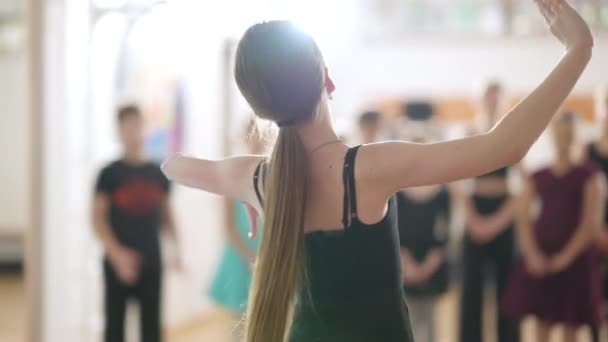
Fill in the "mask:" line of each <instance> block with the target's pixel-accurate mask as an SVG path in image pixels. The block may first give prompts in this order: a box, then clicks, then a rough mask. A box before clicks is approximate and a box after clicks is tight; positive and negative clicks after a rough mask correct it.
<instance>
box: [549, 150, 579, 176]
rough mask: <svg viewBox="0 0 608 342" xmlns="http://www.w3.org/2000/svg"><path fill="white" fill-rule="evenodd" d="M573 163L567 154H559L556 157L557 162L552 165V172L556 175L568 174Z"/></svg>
mask: <svg viewBox="0 0 608 342" xmlns="http://www.w3.org/2000/svg"><path fill="white" fill-rule="evenodd" d="M573 165H574V162H573V160H572V158H571V157H570V155H569V154H559V155H558V156H557V160H556V161H555V163H553V170H554V171H555V172H556V173H558V174H564V173H566V172H568V171H569V170H570V169H571V168H572V166H573Z"/></svg>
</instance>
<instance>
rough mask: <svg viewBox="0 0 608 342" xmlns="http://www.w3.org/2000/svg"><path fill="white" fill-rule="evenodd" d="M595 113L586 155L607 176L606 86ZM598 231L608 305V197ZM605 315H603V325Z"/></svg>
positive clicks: (600, 89)
mask: <svg viewBox="0 0 608 342" xmlns="http://www.w3.org/2000/svg"><path fill="white" fill-rule="evenodd" d="M595 104H596V107H595V108H596V115H597V116H598V117H599V118H601V120H602V121H601V129H600V137H599V139H597V140H596V141H593V142H591V143H590V144H589V145H587V149H586V151H585V152H586V156H587V158H588V159H589V160H590V161H593V162H595V163H596V164H597V166H598V167H599V168H600V169H601V171H602V172H603V174H604V176H605V177H608V115H607V114H608V88H606V87H598V89H597V92H596V102H595ZM601 226H602V227H601V229H600V232H599V238H598V239H597V241H598V246H599V248H600V249H601V251H602V259H603V262H602V276H603V280H602V283H603V285H602V287H603V293H604V305H605V306H608V305H607V304H608V197H607V198H606V199H605V206H604V219H603V221H602V224H601ZM606 318H607V317H606V316H604V317H603V321H604V325H606V324H605V322H606ZM593 338H594V341H599V331H598V329H593Z"/></svg>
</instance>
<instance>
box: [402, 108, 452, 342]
mask: <svg viewBox="0 0 608 342" xmlns="http://www.w3.org/2000/svg"><path fill="white" fill-rule="evenodd" d="M408 108H411V107H409V106H408ZM428 108H429V110H428V115H425V116H424V117H423V118H420V119H412V118H411V115H408V113H409V114H411V111H408V110H406V116H407V118H406V125H405V129H404V134H402V138H403V139H404V140H406V141H412V142H416V143H429V142H433V141H437V140H438V139H437V129H436V127H435V126H436V125H435V124H434V120H433V118H432V109H431V108H432V107H430V106H429V107H428ZM451 192H452V191H451V190H450V188H449V187H448V186H447V185H430V186H423V187H416V188H409V189H405V190H402V191H400V192H398V193H397V207H398V216H399V242H400V245H401V264H402V269H403V274H404V278H403V282H404V284H405V286H404V289H405V293H406V297H407V303H408V305H409V308H410V317H411V320H412V328H413V330H414V337H415V339H416V341H417V342H432V341H434V340H435V339H436V334H435V324H434V320H435V318H434V313H435V306H436V302H437V300H438V297H439V296H440V295H441V294H443V293H444V292H445V291H446V290H447V288H448V278H449V277H448V262H447V247H448V246H447V244H448V238H449V233H450V232H449V230H450V223H451V222H452V219H451V214H452V212H453V210H452V206H453V200H452V194H451Z"/></svg>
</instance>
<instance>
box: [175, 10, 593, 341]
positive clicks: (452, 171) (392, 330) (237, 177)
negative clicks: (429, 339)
mask: <svg viewBox="0 0 608 342" xmlns="http://www.w3.org/2000/svg"><path fill="white" fill-rule="evenodd" d="M538 4H539V7H540V9H541V12H542V13H543V15H544V16H545V17H546V19H547V21H548V22H549V25H550V27H551V31H552V32H553V33H554V35H555V36H556V37H557V38H558V39H559V40H560V41H561V42H562V44H563V45H564V47H565V54H564V55H563V56H562V58H561V60H560V61H559V63H558V64H557V65H556V66H555V68H554V69H553V71H552V72H551V73H550V74H549V75H548V76H547V78H546V79H545V80H544V81H543V82H542V83H541V84H540V85H539V86H538V87H537V88H536V89H535V90H534V91H533V92H532V93H531V94H530V95H529V96H528V97H527V98H526V99H524V100H523V101H522V102H521V103H520V104H519V105H517V106H516V107H515V108H514V109H513V110H512V111H511V112H510V113H509V114H508V115H506V116H505V117H504V118H503V119H502V120H501V121H500V122H499V123H498V124H497V125H496V126H495V127H494V128H493V129H491V130H490V131H489V132H487V133H485V134H481V135H477V136H474V137H470V138H466V139H461V140H455V141H449V142H442V143H436V144H413V143H406V142H398V141H393V142H384V143H377V144H369V145H364V146H356V147H352V148H350V147H348V146H346V145H345V144H343V143H342V142H341V140H340V139H338V136H337V134H336V133H335V131H334V128H333V127H332V117H331V111H330V105H329V97H330V94H331V93H332V92H333V91H334V89H335V86H334V83H333V81H332V79H331V78H330V76H329V73H328V71H327V67H326V65H325V63H324V61H323V57H322V55H321V52H320V50H319V48H318V47H317V45H316V44H315V42H314V40H313V39H312V38H311V37H310V36H308V35H306V34H305V33H303V32H301V31H299V30H298V29H297V28H296V27H295V26H294V25H293V24H291V23H290V22H285V21H271V22H265V23H262V24H257V25H254V26H252V27H251V28H249V29H248V30H247V32H246V33H245V35H244V36H243V38H242V39H241V41H240V42H239V45H238V49H237V52H236V65H235V78H236V81H237V84H238V87H239V89H240V90H241V92H242V93H243V95H244V97H245V99H246V100H247V101H248V102H249V104H250V105H251V107H252V108H253V110H254V112H255V113H256V115H258V116H259V117H261V118H263V119H266V120H271V121H274V122H275V123H276V124H277V125H278V126H279V133H278V137H277V141H276V143H275V145H274V150H273V151H272V154H271V156H270V158H268V157H266V156H256V155H248V156H237V157H232V158H227V159H223V160H208V159H197V158H191V157H187V156H182V155H177V156H175V157H173V158H171V159H169V160H168V161H167V162H166V163H165V165H164V171H165V173H166V174H167V176H168V177H169V178H170V179H172V180H174V181H176V182H178V183H181V184H184V185H187V186H191V187H196V188H200V189H202V190H205V191H208V192H212V193H216V194H220V195H223V196H227V197H231V198H235V199H240V200H242V201H244V202H246V203H248V204H249V205H250V206H252V207H253V208H255V210H256V212H258V213H259V214H260V215H263V219H264V232H263V234H262V242H261V245H260V250H259V254H258V258H257V262H256V266H255V271H254V279H253V285H252V289H251V294H250V301H249V305H248V313H247V322H246V341H248V342H281V341H285V340H289V341H307V342H309V341H332V342H333V341H387V342H388V341H413V337H412V333H411V328H410V325H409V318H408V310H407V306H406V304H405V301H404V299H403V282H402V279H403V277H402V276H401V271H400V258H399V239H398V234H397V222H396V220H397V214H396V206H395V203H394V193H395V192H396V191H399V190H401V189H404V188H408V187H411V186H418V185H428V184H437V183H447V182H450V181H453V180H457V179H462V178H468V177H473V176H476V175H480V174H484V173H487V172H489V171H491V170H494V169H497V168H500V167H503V166H505V165H508V164H513V163H516V162H518V161H519V160H520V159H521V158H522V157H523V156H524V155H525V154H526V152H527V151H528V149H529V148H530V146H531V145H532V143H533V142H534V141H535V140H536V139H537V138H538V136H539V135H540V134H541V132H542V131H543V130H544V129H545V127H546V126H547V124H548V122H549V121H550V120H551V118H552V116H553V114H554V113H555V111H556V110H557V109H558V107H559V106H560V105H561V103H562V101H563V100H564V99H565V97H566V96H567V95H568V94H569V93H570V91H571V90H572V88H573V87H574V85H575V83H576V81H577V80H578V78H579V77H580V75H581V73H582V72H583V70H584V69H585V66H586V65H587V63H588V61H589V59H590V57H591V51H592V46H593V38H592V35H591V33H590V30H589V27H588V26H587V25H586V23H585V22H584V21H583V19H581V17H580V16H579V15H578V13H577V12H576V11H575V10H574V9H572V7H571V6H569V5H568V4H567V3H566V2H565V1H558V0H551V1H549V0H546V1H539V2H538ZM264 176H266V177H264ZM263 179H266V181H265V182H264V181H263Z"/></svg>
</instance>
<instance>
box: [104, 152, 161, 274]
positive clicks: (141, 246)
mask: <svg viewBox="0 0 608 342" xmlns="http://www.w3.org/2000/svg"><path fill="white" fill-rule="evenodd" d="M169 190H170V183H169V181H168V180H167V178H166V177H165V176H164V175H163V173H162V172H161V170H160V167H159V166H158V165H157V164H154V163H143V164H129V163H127V162H125V161H124V160H118V161H115V162H113V163H111V164H110V165H108V166H106V167H105V168H104V169H103V170H102V171H101V173H100V174H99V177H98V178H97V183H96V185H95V191H96V192H97V193H105V194H107V195H108V198H109V200H110V208H109V213H108V215H109V217H108V222H109V224H110V227H111V229H112V231H113V233H114V235H115V236H116V238H117V239H118V241H119V242H120V243H121V244H122V245H123V246H125V247H128V248H131V249H133V250H135V251H136V252H138V253H140V256H141V257H142V260H141V261H142V267H143V268H156V267H159V266H160V256H161V254H160V238H159V235H160V228H161V224H162V204H163V203H164V201H165V200H166V199H167V197H168V195H169Z"/></svg>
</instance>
